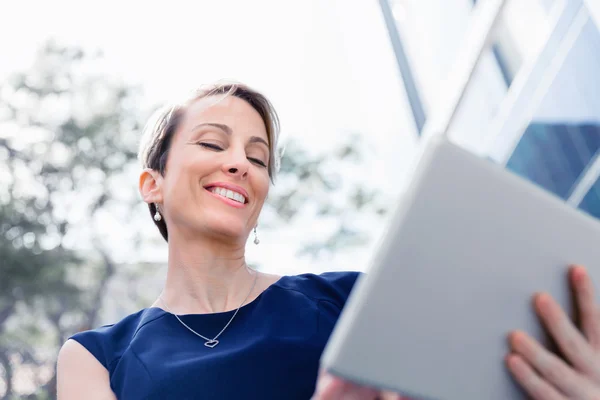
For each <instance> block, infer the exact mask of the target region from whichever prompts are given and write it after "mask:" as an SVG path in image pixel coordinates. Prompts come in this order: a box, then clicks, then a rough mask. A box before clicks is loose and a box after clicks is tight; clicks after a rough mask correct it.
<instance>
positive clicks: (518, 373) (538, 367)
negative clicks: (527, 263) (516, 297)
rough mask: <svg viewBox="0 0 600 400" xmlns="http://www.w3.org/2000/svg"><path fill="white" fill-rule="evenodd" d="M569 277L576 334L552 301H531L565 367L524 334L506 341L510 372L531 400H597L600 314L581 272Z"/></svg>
mask: <svg viewBox="0 0 600 400" xmlns="http://www.w3.org/2000/svg"><path fill="white" fill-rule="evenodd" d="M569 275H570V281H571V284H572V286H573V290H574V293H575V298H576V302H577V306H578V311H579V320H580V323H581V326H580V330H579V329H577V328H576V327H575V325H574V324H573V322H571V320H570V318H569V317H568V315H567V314H566V313H565V312H564V311H563V310H562V309H561V308H560V306H559V305H558V304H557V303H556V302H555V301H554V300H553V299H552V298H551V297H550V296H548V295H547V294H539V295H536V296H535V298H534V305H535V309H536V312H537V313H538V315H539V316H540V318H541V319H542V321H543V323H544V325H545V326H546V328H547V329H548V332H549V333H550V334H551V335H552V337H553V338H554V340H555V342H556V343H557V345H558V347H559V348H560V350H561V352H562V354H563V356H564V357H565V359H566V360H567V361H568V363H567V362H565V361H563V360H562V359H561V358H559V357H557V356H556V355H554V354H553V353H551V352H550V351H548V350H546V349H545V348H544V347H543V346H542V345H540V344H539V343H538V342H537V341H535V340H534V339H532V338H531V337H530V336H528V335H527V334H525V333H523V332H519V331H515V332H512V333H511V334H510V336H509V343H510V348H511V353H510V354H509V355H508V356H507V357H506V363H507V365H508V369H509V370H510V371H511V373H512V374H513V376H514V377H515V379H516V380H517V382H519V383H520V384H521V386H523V388H524V389H525V391H526V392H527V393H528V394H529V395H530V396H531V397H532V398H533V399H535V400H542V399H543V400H566V399H580V400H592V399H594V400H596V399H600V308H599V307H598V305H597V304H596V302H595V299H594V287H593V284H592V280H591V278H590V277H589V275H588V274H587V273H586V271H585V269H584V268H583V267H574V268H572V269H571V271H570V274H569Z"/></svg>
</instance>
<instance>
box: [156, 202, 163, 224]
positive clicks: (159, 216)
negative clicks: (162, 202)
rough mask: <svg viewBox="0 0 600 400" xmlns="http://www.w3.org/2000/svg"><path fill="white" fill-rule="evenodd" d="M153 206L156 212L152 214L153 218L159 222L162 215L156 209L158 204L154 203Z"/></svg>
mask: <svg viewBox="0 0 600 400" xmlns="http://www.w3.org/2000/svg"><path fill="white" fill-rule="evenodd" d="M154 208H156V213H155V214H154V220H155V221H156V222H160V221H161V220H162V215H160V212H159V211H158V204H156V203H154Z"/></svg>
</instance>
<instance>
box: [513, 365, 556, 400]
mask: <svg viewBox="0 0 600 400" xmlns="http://www.w3.org/2000/svg"><path fill="white" fill-rule="evenodd" d="M506 364H507V366H508V369H509V371H510V372H511V374H512V375H513V376H514V377H515V380H516V381H517V382H519V384H520V385H521V386H522V387H523V389H524V390H525V391H526V392H527V394H529V395H530V396H531V397H532V398H533V399H534V400H567V398H566V397H565V396H563V395H562V394H560V393H559V392H558V391H557V390H556V389H555V388H554V387H552V385H550V384H549V383H548V382H547V381H545V380H544V379H542V378H541V377H540V376H539V375H538V374H537V373H536V372H535V370H534V369H533V368H532V367H531V366H530V365H529V364H528V363H527V362H526V361H525V360H524V359H523V358H522V357H521V356H519V355H517V354H511V355H509V356H508V357H507V358H506Z"/></svg>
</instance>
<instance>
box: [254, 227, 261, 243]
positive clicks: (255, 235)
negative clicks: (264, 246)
mask: <svg viewBox="0 0 600 400" xmlns="http://www.w3.org/2000/svg"><path fill="white" fill-rule="evenodd" d="M259 243H260V240H258V234H257V233H256V227H254V244H259Z"/></svg>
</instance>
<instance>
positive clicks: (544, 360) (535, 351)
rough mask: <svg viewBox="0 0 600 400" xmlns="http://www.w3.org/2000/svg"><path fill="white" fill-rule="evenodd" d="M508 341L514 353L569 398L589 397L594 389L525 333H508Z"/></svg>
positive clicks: (582, 377) (589, 383)
mask: <svg viewBox="0 0 600 400" xmlns="http://www.w3.org/2000/svg"><path fill="white" fill-rule="evenodd" d="M509 342H510V347H511V349H512V351H513V353H514V354H515V355H518V356H520V357H521V359H522V360H523V361H525V362H526V363H527V364H528V365H529V366H531V367H533V368H534V369H535V370H536V371H537V372H538V373H539V375H541V377H542V378H543V379H544V380H545V381H546V382H548V383H549V384H550V385H551V386H553V387H555V388H557V389H558V390H559V391H560V392H561V393H564V394H565V395H567V396H568V397H569V398H577V399H581V398H583V399H585V398H589V396H590V394H591V393H592V392H593V391H594V390H595V388H594V387H593V384H592V383H591V382H590V381H589V380H587V378H586V377H584V376H582V375H581V374H579V373H578V372H577V371H575V370H574V369H573V368H571V367H570V366H569V365H567V364H566V363H565V362H564V361H563V360H561V359H560V358H559V357H557V356H556V355H554V354H552V353H551V352H549V351H548V350H546V349H545V348H544V347H543V346H542V345H541V344H539V343H538V342H537V341H536V340H534V339H533V338H531V337H530V336H528V335H527V334H526V333H524V332H514V333H513V334H511V335H510V338H509Z"/></svg>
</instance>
